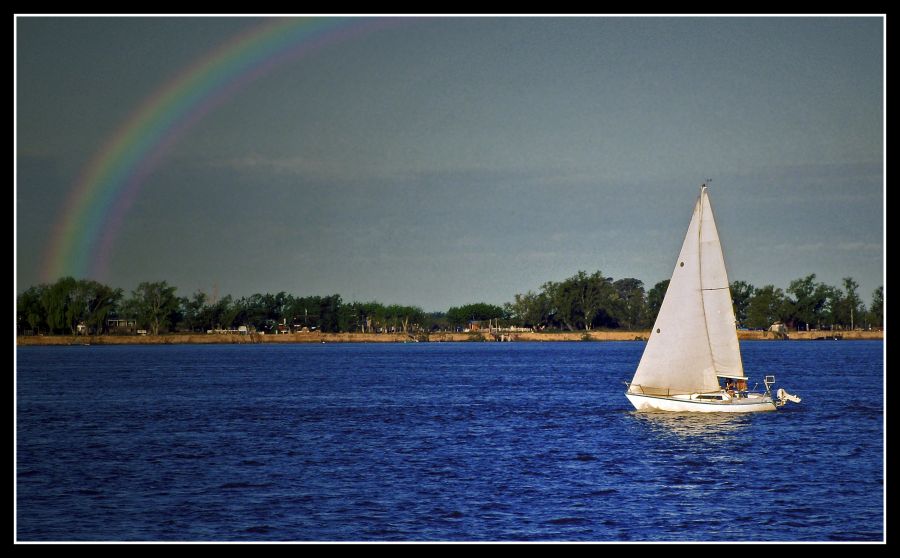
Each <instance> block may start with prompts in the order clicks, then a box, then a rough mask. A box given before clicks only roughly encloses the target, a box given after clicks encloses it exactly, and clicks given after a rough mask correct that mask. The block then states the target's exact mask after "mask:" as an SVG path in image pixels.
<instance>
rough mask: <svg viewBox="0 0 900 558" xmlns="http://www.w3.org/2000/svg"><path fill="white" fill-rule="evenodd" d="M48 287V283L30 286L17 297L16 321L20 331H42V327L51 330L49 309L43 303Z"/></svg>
mask: <svg viewBox="0 0 900 558" xmlns="http://www.w3.org/2000/svg"><path fill="white" fill-rule="evenodd" d="M47 288H48V286H47V285H36V286H32V287H28V289H26V290H25V292H23V293H22V294H20V295H19V296H18V297H16V323H17V326H18V330H19V333H21V332H22V331H24V330H26V329H30V330H32V331H33V332H34V333H40V331H41V330H42V329H43V330H48V331H49V326H48V325H47V311H46V310H45V309H44V306H43V304H41V300H42V298H43V296H44V291H45V290H46V289H47Z"/></svg>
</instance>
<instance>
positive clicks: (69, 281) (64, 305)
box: [41, 277, 75, 333]
mask: <svg viewBox="0 0 900 558" xmlns="http://www.w3.org/2000/svg"><path fill="white" fill-rule="evenodd" d="M74 290H75V278H74V277H62V278H60V279H58V280H57V281H56V283H53V284H52V285H50V286H49V287H48V288H46V289H44V291H43V293H42V297H41V305H42V306H43V307H44V313H45V316H46V319H47V327H48V328H49V330H50V333H54V332H55V331H58V330H65V329H68V330H70V331H75V324H73V323H72V322H70V321H69V316H70V314H71V313H70V312H69V304H70V302H71V299H72V292H73V291H74Z"/></svg>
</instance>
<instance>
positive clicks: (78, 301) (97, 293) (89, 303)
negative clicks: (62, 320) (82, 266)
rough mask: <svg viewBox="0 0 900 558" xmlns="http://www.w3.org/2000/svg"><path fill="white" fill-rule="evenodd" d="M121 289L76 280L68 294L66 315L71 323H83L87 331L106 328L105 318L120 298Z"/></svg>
mask: <svg viewBox="0 0 900 558" xmlns="http://www.w3.org/2000/svg"><path fill="white" fill-rule="evenodd" d="M122 295H123V291H122V289H114V288H112V287H110V286H108V285H104V284H102V283H99V282H97V281H93V280H87V279H82V280H79V281H76V282H75V284H74V286H73V289H72V293H71V296H70V303H69V307H68V309H67V316H68V319H69V321H70V323H72V324H75V325H77V324H79V323H84V325H85V326H86V327H87V329H88V330H89V331H93V332H103V331H105V330H106V318H107V316H109V315H110V314H111V313H112V312H114V311H115V309H116V306H117V305H118V303H119V301H120V300H121V299H122Z"/></svg>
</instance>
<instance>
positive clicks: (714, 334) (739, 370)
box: [700, 188, 745, 378]
mask: <svg viewBox="0 0 900 558" xmlns="http://www.w3.org/2000/svg"><path fill="white" fill-rule="evenodd" d="M700 203H701V209H700V215H701V218H700V284H701V288H702V292H703V310H704V313H705V314H706V332H707V334H708V335H709V346H710V351H711V353H712V358H713V364H714V365H715V369H716V374H719V375H721V376H728V377H733V378H743V377H745V376H744V365H743V363H742V362H741V350H740V347H739V346H738V338H737V330H736V323H735V319H734V307H733V306H732V301H731V289H730V288H729V285H728V274H727V273H726V271H725V258H724V256H723V255H722V245H721V243H720V242H719V232H718V229H716V221H715V219H714V218H713V212H712V205H710V201H709V194H708V193H707V191H706V188H703V189H702V190H701V193H700Z"/></svg>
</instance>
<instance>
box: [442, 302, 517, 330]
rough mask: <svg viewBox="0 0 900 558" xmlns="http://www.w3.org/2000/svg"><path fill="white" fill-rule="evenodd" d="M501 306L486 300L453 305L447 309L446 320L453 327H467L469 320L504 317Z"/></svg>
mask: <svg viewBox="0 0 900 558" xmlns="http://www.w3.org/2000/svg"><path fill="white" fill-rule="evenodd" d="M505 317H506V313H505V312H504V311H503V308H501V307H500V306H496V305H494V304H488V303H486V302H476V303H474V304H466V305H465V306H458V307H457V306H454V307H451V308H450V309H449V310H447V321H448V322H450V325H451V326H453V327H467V326H468V325H469V322H471V321H484V320H494V319H499V318H505Z"/></svg>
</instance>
